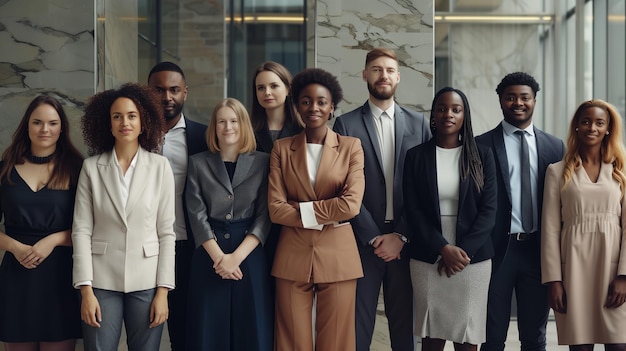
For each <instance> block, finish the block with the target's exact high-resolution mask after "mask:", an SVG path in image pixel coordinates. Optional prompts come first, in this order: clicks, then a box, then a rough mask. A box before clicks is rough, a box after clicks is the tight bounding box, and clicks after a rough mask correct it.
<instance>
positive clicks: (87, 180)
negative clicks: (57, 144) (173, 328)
mask: <svg viewBox="0 0 626 351" xmlns="http://www.w3.org/2000/svg"><path fill="white" fill-rule="evenodd" d="M164 126H165V119H164V117H163V109H162V108H161V106H160V105H159V100H158V98H156V97H155V96H154V95H153V92H152V90H151V89H150V88H148V87H147V86H143V85H139V84H132V83H129V84H125V85H123V86H122V87H121V88H119V89H116V90H107V91H104V92H102V93H99V94H96V95H95V96H93V97H92V98H91V99H90V100H89V102H88V103H87V106H86V107H85V114H84V115H83V117H82V127H83V137H84V139H85V143H86V144H87V145H88V146H89V150H90V154H94V155H95V156H93V157H90V158H88V159H86V160H85V162H84V165H83V168H82V170H81V173H80V177H79V179H78V190H77V192H76V206H75V210H74V226H73V231H72V241H73V243H74V286H75V287H78V288H80V294H81V298H82V302H81V318H82V320H83V335H84V339H85V350H111V351H112V350H117V346H118V343H119V338H120V333H121V328H122V322H124V325H125V327H126V335H127V339H128V341H127V342H128V349H129V350H131V351H133V350H142V351H143V350H145V351H154V350H158V349H159V344H160V340H161V334H162V331H163V323H165V321H166V320H167V317H168V305H167V293H168V290H169V289H172V288H174V285H175V283H174V241H175V239H176V236H175V234H174V230H173V223H174V176H173V174H172V169H171V168H170V165H169V162H168V160H167V159H166V158H165V157H163V156H160V155H158V154H156V153H153V152H151V151H156V150H157V149H158V147H159V145H160V143H161V141H162V139H163V133H164V129H165V128H164Z"/></svg>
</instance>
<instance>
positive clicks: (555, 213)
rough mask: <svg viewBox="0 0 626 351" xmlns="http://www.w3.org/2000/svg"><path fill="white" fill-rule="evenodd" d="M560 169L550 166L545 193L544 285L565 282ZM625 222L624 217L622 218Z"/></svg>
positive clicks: (542, 268)
mask: <svg viewBox="0 0 626 351" xmlns="http://www.w3.org/2000/svg"><path fill="white" fill-rule="evenodd" d="M559 169H560V167H558V166H557V165H554V164H552V165H550V166H548V169H547V170H546V180H545V185H544V192H543V212H542V216H541V217H542V223H541V282H542V283H544V284H545V283H549V282H555V281H562V280H563V276H562V272H561V226H562V225H561V223H562V219H561V178H562V176H563V174H562V173H563V172H562V171H561V172H560V171H559ZM622 211H623V207H622ZM623 220H624V217H622V221H623ZM622 228H623V227H622ZM622 237H623V236H622Z"/></svg>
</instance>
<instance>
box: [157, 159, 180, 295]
mask: <svg viewBox="0 0 626 351" xmlns="http://www.w3.org/2000/svg"><path fill="white" fill-rule="evenodd" d="M159 160H160V162H161V167H160V168H161V176H160V178H161V189H157V190H156V191H159V192H160V196H159V205H158V209H157V218H156V220H157V223H156V229H157V236H158V238H159V263H158V266H157V281H156V282H157V286H168V287H174V286H175V285H176V281H175V273H174V266H175V258H174V256H175V252H176V248H175V246H176V234H175V233H174V219H175V213H176V211H175V209H174V202H175V201H174V199H175V196H176V193H175V187H174V173H173V171H172V168H171V166H170V163H169V161H168V160H167V159H166V158H165V157H160V158H159Z"/></svg>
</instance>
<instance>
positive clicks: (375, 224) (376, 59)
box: [333, 49, 431, 351]
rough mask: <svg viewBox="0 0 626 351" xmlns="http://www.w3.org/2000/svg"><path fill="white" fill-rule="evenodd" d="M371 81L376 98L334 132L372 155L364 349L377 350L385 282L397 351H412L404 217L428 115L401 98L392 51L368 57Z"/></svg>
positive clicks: (359, 232)
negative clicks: (408, 178)
mask: <svg viewBox="0 0 626 351" xmlns="http://www.w3.org/2000/svg"><path fill="white" fill-rule="evenodd" d="M363 80H364V81H365V82H366V83H367V88H368V90H369V100H368V101H367V102H365V104H364V105H363V106H361V107H359V108H357V109H355V110H353V111H351V112H348V113H346V114H344V115H342V116H340V117H339V118H337V120H336V122H335V125H334V127H333V129H334V130H335V131H336V132H337V133H339V134H342V135H349V136H353V137H357V138H359V139H361V143H362V146H363V151H364V154H365V195H364V197H363V203H362V205H361V211H360V213H359V215H358V216H356V217H355V218H354V219H353V220H351V221H350V222H351V224H352V227H353V230H354V232H355V235H356V236H357V242H358V244H359V245H358V246H359V253H360V256H361V263H362V265H363V274H364V277H363V278H360V279H359V280H358V281H357V290H356V295H357V297H356V298H357V300H356V345H357V348H356V349H357V351H366V350H369V347H370V344H371V342H372V334H373V332H374V323H375V321H376V307H377V304H378V295H379V292H380V286H381V284H382V285H383V294H384V301H385V314H386V315H387V319H388V321H389V335H390V338H391V347H392V349H393V350H394V351H398V350H401V351H404V350H407V351H412V350H413V348H414V344H413V308H412V306H413V295H412V294H413V293H412V288H411V277H410V272H409V255H408V253H407V252H406V248H405V245H404V244H405V243H406V242H407V239H406V236H405V233H406V231H405V222H404V220H403V218H402V214H403V208H402V207H403V199H402V175H403V170H404V157H405V155H406V152H407V150H408V149H410V148H412V147H413V146H416V145H418V144H421V143H422V142H425V141H427V140H429V139H430V137H431V133H430V128H429V126H428V121H427V120H426V118H424V115H422V114H421V113H418V112H414V111H410V110H408V109H406V108H404V107H402V106H400V105H398V104H396V103H395V102H394V94H395V91H396V88H397V86H398V83H399V82H400V72H398V59H397V57H396V55H395V53H394V52H393V51H392V50H389V49H373V50H372V51H370V52H369V53H368V54H367V57H366V60H365V69H364V70H363Z"/></svg>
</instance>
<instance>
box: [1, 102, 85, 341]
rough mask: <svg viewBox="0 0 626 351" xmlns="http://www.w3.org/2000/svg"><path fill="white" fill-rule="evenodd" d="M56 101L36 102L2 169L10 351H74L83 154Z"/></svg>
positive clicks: (5, 337) (4, 335)
mask: <svg viewBox="0 0 626 351" xmlns="http://www.w3.org/2000/svg"><path fill="white" fill-rule="evenodd" d="M69 134H70V131H69V121H68V118H67V116H66V115H65V112H64V110H63V107H62V106H61V104H60V103H59V101H57V100H56V99H55V98H53V97H50V96H45V95H40V96H38V97H36V98H35V99H33V101H32V102H31V103H30V105H29V106H28V108H27V109H26V113H24V117H22V121H21V122H20V124H19V125H18V127H17V130H16V131H15V133H13V141H12V142H11V144H10V145H9V147H8V148H7V149H6V150H5V151H4V153H3V154H2V162H0V216H1V217H4V227H5V231H4V232H0V250H6V251H7V252H6V254H5V255H4V258H3V260H2V265H1V266H0V340H2V341H4V342H5V349H6V350H7V351H31V350H41V351H50V350H59V351H69V350H74V347H75V345H76V339H77V338H80V336H81V330H80V319H79V306H80V303H79V301H78V296H77V295H76V292H75V291H74V290H73V289H72V286H71V281H72V273H71V272H72V248H71V246H72V242H71V239H70V235H71V227H72V211H73V210H74V194H75V192H76V182H77V179H78V173H79V172H80V166H81V163H82V160H83V157H82V155H81V154H80V153H79V152H78V150H76V148H75V147H74V145H72V142H71V141H70V138H69Z"/></svg>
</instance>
